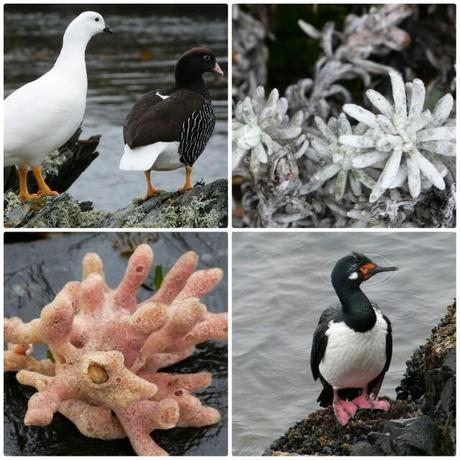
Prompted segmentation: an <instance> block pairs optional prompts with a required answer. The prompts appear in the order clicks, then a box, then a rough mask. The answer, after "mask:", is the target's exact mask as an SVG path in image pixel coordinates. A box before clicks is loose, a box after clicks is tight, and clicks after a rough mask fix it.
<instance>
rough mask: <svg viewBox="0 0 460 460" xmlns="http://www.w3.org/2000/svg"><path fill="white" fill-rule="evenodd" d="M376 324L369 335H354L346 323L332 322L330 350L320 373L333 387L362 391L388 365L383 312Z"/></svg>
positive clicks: (323, 361)
mask: <svg viewBox="0 0 460 460" xmlns="http://www.w3.org/2000/svg"><path fill="white" fill-rule="evenodd" d="M375 312H376V315H377V321H376V323H375V325H374V327H373V328H372V329H371V330H369V331H367V332H355V331H354V330H353V329H351V328H349V327H348V326H347V325H346V324H345V323H344V322H341V323H334V322H332V321H331V322H330V323H329V328H328V330H327V332H326V335H327V336H328V341H327V347H326V351H325V353H324V356H323V359H322V361H321V363H320V365H319V371H320V373H321V375H322V376H323V377H324V378H325V379H326V381H327V382H328V383H329V384H330V385H331V386H332V387H333V388H334V389H340V388H363V387H365V386H366V385H367V384H368V383H369V382H371V381H372V380H373V379H375V378H376V377H377V376H378V375H379V374H380V372H382V370H383V368H384V366H385V362H386V334H387V323H386V321H385V320H384V319H383V316H382V313H381V312H380V310H375Z"/></svg>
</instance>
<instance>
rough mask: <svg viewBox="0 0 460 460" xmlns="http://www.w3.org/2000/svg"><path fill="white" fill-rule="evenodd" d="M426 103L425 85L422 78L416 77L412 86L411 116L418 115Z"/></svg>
mask: <svg viewBox="0 0 460 460" xmlns="http://www.w3.org/2000/svg"><path fill="white" fill-rule="evenodd" d="M424 104H425V85H424V84H423V82H422V80H419V79H418V78H416V79H415V80H414V81H413V82H412V88H411V100H410V106H409V117H410V118H413V117H418V116H420V115H421V113H422V111H423V106H424Z"/></svg>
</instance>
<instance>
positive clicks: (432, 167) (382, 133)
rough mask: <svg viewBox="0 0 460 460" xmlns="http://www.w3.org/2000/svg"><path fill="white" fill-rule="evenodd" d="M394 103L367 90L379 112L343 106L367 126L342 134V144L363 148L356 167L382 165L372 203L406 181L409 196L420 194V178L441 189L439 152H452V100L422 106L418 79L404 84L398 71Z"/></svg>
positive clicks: (394, 74)
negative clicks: (362, 132) (429, 108)
mask: <svg viewBox="0 0 460 460" xmlns="http://www.w3.org/2000/svg"><path fill="white" fill-rule="evenodd" d="M389 75H390V79H391V84H392V92H393V104H392V103H391V102H390V101H388V100H387V99H386V98H385V97H384V96H383V95H382V94H380V93H379V92H377V91H375V90H372V89H370V90H368V91H367V92H366V94H367V97H368V99H369V101H370V102H371V103H372V105H374V107H375V108H376V109H377V110H378V111H379V112H380V114H378V115H375V114H374V113H372V112H370V111H369V110H366V109H364V108H363V107H360V106H358V105H356V104H345V105H344V107H343V110H344V112H345V113H347V115H349V116H350V117H352V118H354V119H355V120H357V121H359V122H360V123H363V124H364V125H366V126H367V127H368V130H367V131H366V132H365V133H364V134H362V135H356V134H345V135H342V136H340V138H339V141H340V143H341V144H343V145H345V146H348V147H352V148H355V149H358V150H361V151H362V152H363V153H362V154H361V155H357V156H355V157H354V158H353V159H352V165H353V167H355V168H366V167H369V166H374V165H378V164H381V163H382V162H383V163H384V167H383V171H382V173H381V175H380V177H379V178H378V180H377V182H376V183H375V185H374V187H373V189H372V192H371V195H370V198H369V201H370V202H371V203H373V202H375V201H376V200H377V199H378V198H379V197H380V196H381V195H383V193H384V192H385V191H386V190H387V189H391V188H399V187H402V186H403V185H404V184H405V182H406V181H407V183H408V187H409V192H410V194H411V196H412V197H413V198H417V197H418V196H419V195H420V192H421V189H422V185H423V183H422V176H423V178H424V179H425V180H426V181H427V182H428V186H431V185H434V186H435V187H436V188H438V189H440V190H444V188H445V182H444V179H443V177H444V176H445V175H446V174H447V168H446V167H445V165H444V164H443V163H442V162H441V161H440V159H439V157H438V156H439V155H441V156H447V157H453V156H455V127H454V125H455V120H454V119H449V115H450V113H451V111H452V108H453V105H454V100H453V97H452V96H451V95H450V94H446V95H445V96H443V97H442V98H441V99H440V100H439V101H438V102H437V104H436V106H435V107H434V109H433V111H432V112H431V111H430V110H424V105H425V85H424V84H423V82H422V81H421V80H419V79H415V80H414V81H413V82H412V83H407V84H406V85H404V81H403V79H402V77H401V75H400V74H399V73H398V72H395V71H391V72H390V73H389Z"/></svg>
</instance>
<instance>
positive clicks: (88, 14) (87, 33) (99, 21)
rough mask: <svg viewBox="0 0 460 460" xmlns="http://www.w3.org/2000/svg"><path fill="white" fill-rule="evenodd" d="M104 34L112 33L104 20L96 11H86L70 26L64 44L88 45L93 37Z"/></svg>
mask: <svg viewBox="0 0 460 460" xmlns="http://www.w3.org/2000/svg"><path fill="white" fill-rule="evenodd" d="M102 32H107V33H112V31H111V30H110V28H109V27H107V26H106V24H105V21H104V18H103V17H102V16H101V15H100V14H99V13H96V12H95V11H85V12H83V13H81V14H80V15H79V16H77V17H76V18H75V19H74V20H73V21H72V22H71V23H70V24H69V25H68V27H67V29H66V31H65V34H64V43H66V42H84V43H87V42H88V41H89V40H90V39H91V37H93V36H94V35H96V34H99V33H102Z"/></svg>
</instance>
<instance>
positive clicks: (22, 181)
mask: <svg viewBox="0 0 460 460" xmlns="http://www.w3.org/2000/svg"><path fill="white" fill-rule="evenodd" d="M100 32H109V33H112V31H111V30H110V29H109V28H108V27H106V25H105V22H104V19H103V17H102V16H101V15H100V14H99V13H95V12H93V11H85V12H84V13H81V14H80V15H79V16H78V17H77V18H75V19H74V20H73V21H72V22H71V23H70V24H69V26H68V27H67V29H66V31H65V33H64V38H63V43H62V49H61V52H60V54H59V56H58V58H57V60H56V62H55V64H54V66H53V68H52V69H51V70H50V71H49V72H47V73H45V74H44V75H43V76H41V77H40V78H38V79H37V80H34V81H32V82H31V83H28V84H26V85H24V86H22V87H21V88H19V89H17V90H16V91H14V92H13V93H12V94H10V95H9V96H8V97H7V98H6V99H5V101H4V119H5V125H4V126H5V130H4V156H5V162H4V166H5V167H6V166H16V167H17V168H18V172H19V198H20V200H21V202H24V201H28V200H32V199H35V198H37V197H39V196H57V195H58V192H55V191H53V190H51V189H50V188H49V187H48V185H47V184H46V182H45V180H44V179H43V176H42V174H41V163H42V162H43V160H44V159H45V157H46V156H47V155H48V154H49V153H51V152H53V151H55V150H56V149H58V148H59V147H61V146H62V145H63V144H65V143H66V142H67V141H68V140H69V139H70V138H71V137H72V135H73V134H74V133H75V131H76V130H77V129H78V127H79V126H80V124H81V122H82V121H83V115H84V113H85V107H86V91H87V87H88V80H87V76H86V62H85V50H86V45H87V44H88V42H89V41H90V39H91V37H93V36H94V35H96V34H98V33H100ZM29 169H32V171H33V174H34V176H35V179H36V181H37V184H38V193H37V194H30V193H29V191H28V188H27V173H28V171H29Z"/></svg>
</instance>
